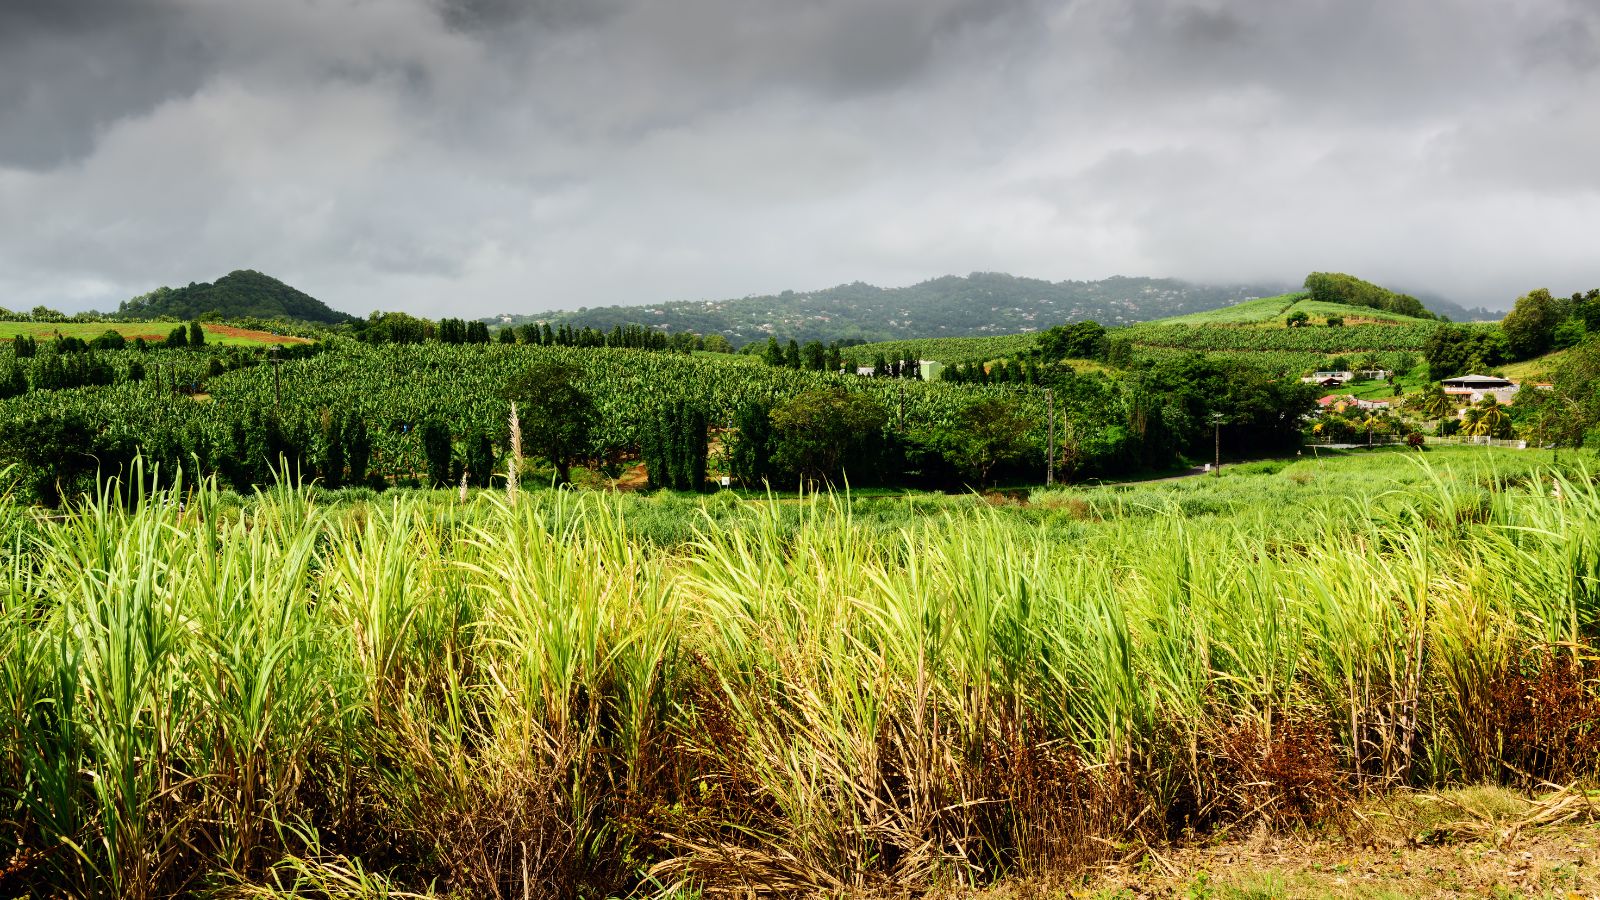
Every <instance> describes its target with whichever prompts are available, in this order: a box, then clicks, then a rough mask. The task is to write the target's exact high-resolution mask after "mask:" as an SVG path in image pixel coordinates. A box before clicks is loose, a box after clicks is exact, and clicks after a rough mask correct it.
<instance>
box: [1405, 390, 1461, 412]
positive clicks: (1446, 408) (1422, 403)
mask: <svg viewBox="0 0 1600 900" xmlns="http://www.w3.org/2000/svg"><path fill="white" fill-rule="evenodd" d="M1409 405H1410V406H1411V407H1412V408H1414V409H1415V410H1416V411H1417V412H1419V413H1421V414H1422V415H1423V416H1424V417H1425V418H1428V419H1443V418H1445V417H1446V416H1448V415H1450V414H1451V413H1454V412H1455V411H1456V405H1455V404H1454V403H1453V402H1451V400H1450V396H1449V395H1448V394H1446V393H1445V392H1444V388H1442V387H1440V386H1439V385H1437V384H1430V385H1428V386H1427V387H1425V388H1423V389H1422V393H1421V394H1419V395H1417V396H1416V397H1414V398H1413V399H1412V400H1411V402H1410V404H1409Z"/></svg>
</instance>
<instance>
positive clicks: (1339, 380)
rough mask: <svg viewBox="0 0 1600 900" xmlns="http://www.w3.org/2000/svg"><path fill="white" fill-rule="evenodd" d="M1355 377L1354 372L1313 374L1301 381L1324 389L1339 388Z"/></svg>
mask: <svg viewBox="0 0 1600 900" xmlns="http://www.w3.org/2000/svg"><path fill="white" fill-rule="evenodd" d="M1355 377H1356V373H1354V372H1312V373H1311V374H1310V375H1307V376H1306V377H1304V378H1302V379H1300V381H1301V382H1303V383H1305V384H1320V385H1322V386H1323V387H1338V386H1340V385H1342V384H1344V383H1345V382H1346V381H1351V380H1353V379H1354V378H1355Z"/></svg>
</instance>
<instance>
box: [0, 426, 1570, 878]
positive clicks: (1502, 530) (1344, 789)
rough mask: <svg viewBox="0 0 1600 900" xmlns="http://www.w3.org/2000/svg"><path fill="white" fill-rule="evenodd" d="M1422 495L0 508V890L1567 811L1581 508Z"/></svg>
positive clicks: (1070, 846)
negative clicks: (1477, 791)
mask: <svg viewBox="0 0 1600 900" xmlns="http://www.w3.org/2000/svg"><path fill="white" fill-rule="evenodd" d="M1430 455H1431V456H1432V458H1434V459H1435V460H1437V461H1438V462H1437V463H1436V464H1435V465H1434V466H1433V467H1432V468H1428V467H1424V466H1423V465H1420V464H1415V463H1413V461H1412V460H1409V459H1405V458H1402V457H1400V456H1398V455H1394V456H1388V457H1380V456H1365V457H1363V458H1361V459H1352V460H1346V461H1343V462H1341V461H1338V460H1334V461H1331V462H1330V461H1325V460H1319V461H1313V460H1310V459H1307V460H1304V461H1302V462H1299V463H1295V464H1293V465H1285V464H1283V463H1275V464H1270V465H1263V466H1257V467H1254V468H1253V469H1252V470H1250V471H1239V472H1238V473H1236V474H1232V475H1228V476H1225V477H1223V478H1217V479H1189V480H1188V481H1187V482H1186V483H1183V484H1177V485H1147V486H1134V487H1130V488H1126V489H1118V490H1100V491H1084V490H1055V491H1040V492H1035V493H1034V494H1033V495H1032V497H1031V498H1030V501H1031V502H1029V503H1028V504H1027V505H1026V506H1013V507H1007V508H999V509H996V508H990V507H988V506H987V504H985V503H984V502H983V501H981V500H977V499H976V498H960V497H957V498H909V499H903V500H902V499H896V500H892V501H866V502H861V501H857V502H850V501H847V500H845V499H844V498H842V497H832V498H823V499H819V500H816V501H814V502H810V503H768V502H764V501H755V502H742V501H739V500H737V499H736V498H732V497H730V496H727V495H723V496H720V497H717V498H714V499H710V500H705V501H695V502H687V501H682V500H679V499H678V498H673V497H670V496H669V497H665V498H662V499H659V500H658V499H642V498H637V497H616V496H606V495H599V494H589V495H579V494H574V493H572V492H568V491H540V492H532V493H524V494H523V495H521V497H520V498H519V500H518V501H517V502H516V503H514V504H513V503H509V502H507V501H505V500H503V499H501V498H500V497H499V496H496V495H488V494H480V495H477V496H474V497H472V498H470V499H469V501H468V502H467V503H465V504H460V503H456V502H455V501H454V495H453V494H448V493H444V492H438V493H435V494H432V495H417V494H402V495H399V496H396V497H394V498H392V499H385V500H383V501H380V502H361V501H356V502H355V503H354V505H353V506H352V507H350V508H343V507H329V506H326V505H323V504H321V503H319V502H318V501H317V499H316V495H315V493H314V492H313V491H310V490H298V491H297V490H290V489H284V488H279V489H275V490H272V491H270V492H268V493H267V494H265V495H263V496H260V497H258V498H255V499H253V500H250V501H248V502H247V503H246V504H245V505H244V506H243V508H240V507H239V505H238V501H237V498H229V497H228V496H227V495H225V494H222V493H219V492H217V491H215V490H212V489H211V488H210V487H208V486H200V487H198V488H197V489H196V488H195V487H194V486H190V485H186V486H185V488H184V489H183V490H181V491H177V492H173V493H170V494H164V493H163V494H154V495H145V496H142V497H140V496H133V495H125V496H120V497H119V496H116V495H108V496H106V497H104V498H102V499H99V500H96V501H95V502H93V503H90V504H86V505H84V506H81V507H79V508H76V509H73V510H69V511H67V512H66V513H64V514H61V515H59V516H51V517H44V516H35V515H33V514H31V513H30V512H29V511H28V510H26V509H22V508H18V507H16V506H12V505H0V538H3V539H0V546H3V547H5V548H7V550H6V552H7V553H8V554H10V556H9V559H8V565H6V566H5V567H4V568H3V569H0V577H3V578H4V580H5V585H4V589H3V590H0V859H5V860H6V861H7V868H6V869H5V870H4V872H5V877H6V878H7V879H8V880H7V882H6V888H7V890H8V892H10V893H14V894H16V895H19V896H72V897H84V898H93V900H99V898H113V897H114V898H128V900H154V898H159V897H170V896H176V895H182V894H185V893H200V894H212V893H213V892H216V893H220V894H222V895H224V896H238V897H256V898H265V900H287V898H289V897H306V896H312V897H402V896H422V897H429V898H441V900H442V898H445V897H464V896H511V897H530V896H557V897H559V896H567V897H577V896H592V897H603V896H649V895H655V894H662V895H668V896H670V895H674V894H675V893H676V894H677V895H681V893H682V890H681V888H680V887H679V886H681V885H693V886H694V887H695V889H696V890H701V891H703V892H704V893H705V894H706V895H711V896H722V895H747V894H752V893H757V894H759V893H766V892H772V893H782V894H799V893H804V894H829V895H845V894H849V893H852V892H871V893H874V894H882V895H888V894H906V893H923V892H929V891H933V890H943V889H948V888H949V879H950V878H951V877H952V876H951V875H950V873H951V872H952V871H954V872H958V873H960V878H961V879H962V880H963V881H964V882H966V883H968V884H987V883H992V882H994V881H997V880H999V879H1001V878H1004V877H1006V876H1012V875H1016V876H1034V877H1039V878H1048V879H1050V880H1051V881H1052V882H1055V881H1058V880H1062V879H1064V878H1066V877H1068V876H1070V875H1071V874H1072V873H1073V872H1074V871H1077V870H1079V869H1080V868H1081V867H1082V866H1085V865H1089V864H1094V863H1097V862H1100V861H1102V860H1106V859H1112V860H1118V859H1121V858H1123V854H1124V853H1126V850H1125V849H1124V848H1127V847H1138V846H1144V845H1145V844H1148V843H1159V842H1161V841H1163V840H1166V839H1170V838H1175V837H1182V836H1192V835H1208V834H1213V833H1218V832H1223V831H1234V832H1237V831H1249V830H1252V829H1254V828H1256V827H1258V826H1260V827H1274V826H1277V827H1289V828H1293V827H1308V826H1317V825H1318V824H1319V823H1322V822H1324V821H1326V820H1328V819H1329V818H1334V820H1335V821H1337V820H1338V819H1337V816H1338V814H1339V813H1340V812H1341V811H1342V810H1343V809H1344V808H1346V806H1347V804H1348V803H1349V802H1350V801H1352V800H1358V799H1363V798H1366V797H1369V796H1373V795H1378V794H1382V793H1384V792H1387V791H1391V790H1395V789H1410V788H1424V789H1425V788H1433V787H1438V786H1442V785H1450V784H1461V783H1482V782H1486V781H1487V782H1503V783H1507V784H1511V785H1514V786H1517V787H1521V788H1527V789H1533V788H1535V787H1537V786H1539V785H1541V784H1543V783H1546V782H1552V783H1557V784H1567V783H1571V782H1573V781H1581V780H1583V779H1592V778H1594V777H1595V776H1597V775H1600V771H1597V761H1600V747H1597V745H1596V735H1597V734H1600V712H1597V709H1600V695H1597V694H1596V690H1597V688H1596V683H1597V675H1600V665H1597V663H1596V662H1595V659H1594V641H1595V640H1596V639H1597V638H1600V567H1597V566H1600V562H1597V561H1600V491H1597V489H1596V485H1595V482H1594V478H1593V473H1592V472H1591V471H1586V470H1583V469H1577V468H1574V469H1568V470H1565V471H1563V470H1560V469H1545V468H1538V467H1535V466H1533V465H1531V464H1530V462H1531V457H1533V456H1534V454H1521V455H1518V454H1514V453H1506V454H1497V453H1494V452H1490V451H1477V450H1469V451H1465V452H1457V453H1454V454H1452V453H1449V452H1439V453H1435V454H1430ZM1541 458H1542V455H1541ZM1385 459H1386V460H1387V461H1388V462H1387V464H1384V460H1385ZM1475 460H1482V461H1481V462H1475ZM1495 463H1498V468H1496V466H1495ZM1242 468H1243V467H1241V469H1242ZM655 527H663V528H667V529H670V530H672V532H673V533H674V534H678V535H681V536H682V537H681V539H679V540H676V541H673V542H671V543H670V544H665V545H664V544H662V543H660V542H656V541H652V540H648V539H646V538H645V537H643V535H642V532H644V531H645V530H647V529H651V528H655ZM1578 796H1580V797H1581V794H1580V795H1578ZM402 892H409V893H402Z"/></svg>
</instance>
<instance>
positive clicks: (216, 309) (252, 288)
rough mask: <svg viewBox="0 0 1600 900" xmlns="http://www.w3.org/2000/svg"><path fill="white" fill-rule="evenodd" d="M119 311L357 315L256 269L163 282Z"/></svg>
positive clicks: (341, 318)
mask: <svg viewBox="0 0 1600 900" xmlns="http://www.w3.org/2000/svg"><path fill="white" fill-rule="evenodd" d="M117 313H118V315H119V316H120V317H122V318H127V319H159V318H163V317H167V318H173V319H199V318H215V319H289V320H293V321H299V322H315V323H318V324H322V325H338V324H341V323H345V322H353V321H355V317H354V316H350V315H347V314H345V313H342V312H339V311H338V310H336V309H334V308H332V307H330V306H328V304H326V303H323V302H322V301H321V300H318V299H317V298H315V297H313V296H311V295H310V294H307V293H305V292H303V291H299V290H296V289H294V288H292V287H290V286H289V285H287V284H284V283H283V282H281V281H279V280H278V279H276V278H273V277H272V276H270V275H263V274H262V273H260V272H257V271H254V270H252V269H240V270H238V271H235V272H229V273H228V274H227V275H224V276H222V277H221V278H218V279H217V280H216V281H215V282H211V283H206V282H199V283H196V282H190V283H189V285H188V286H187V287H180V288H172V287H159V288H156V289H155V290H153V291H151V292H150V293H148V294H144V295H142V296H139V297H134V298H133V299H132V300H126V301H124V302H123V303H122V305H121V306H120V307H119V308H118V310H117Z"/></svg>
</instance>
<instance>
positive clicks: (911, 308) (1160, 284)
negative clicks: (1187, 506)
mask: <svg viewBox="0 0 1600 900" xmlns="http://www.w3.org/2000/svg"><path fill="white" fill-rule="evenodd" d="M1285 289H1286V288H1285V286H1284V285H1267V284H1255V285H1251V284H1235V285H1202V284H1193V283H1190V282H1186V281H1179V280H1176V279H1172V278H1128V277H1123V276H1116V277H1113V278H1107V279H1104V280H1103V281H1056V282H1051V281H1042V280H1039V279H1037V278H1018V277H1016V276H1014V275H1003V274H998V273H991V272H976V273H973V274H971V275H968V276H966V277H965V278H962V277H960V276H956V275H950V276H946V277H944V278H935V279H933V280H932V281H924V282H922V283H921V284H915V285H912V286H910V287H902V288H880V287H875V286H873V285H870V284H864V283H862V282H856V283H854V284H842V285H839V286H838V287H832V288H827V289H825V290H819V291H805V292H797V291H784V292H783V293H781V294H776V295H767V296H762V297H741V298H739V299H736V300H687V301H676V302H671V303H657V304H653V305H649V306H607V307H596V308H593V309H579V310H577V311H575V312H553V313H544V314H541V315H533V316H511V315H503V316H498V317H494V318H489V319H485V320H484V321H485V322H488V323H490V324H495V323H500V324H521V323H523V322H529V321H550V322H553V323H565V324H570V325H573V326H576V327H583V326H586V325H587V326H590V327H593V328H598V329H601V330H609V329H610V328H611V327H612V326H614V325H627V324H638V325H649V326H653V327H660V328H666V329H668V330H670V331H693V332H697V333H700V334H713V333H715V334H721V335H724V336H726V337H727V338H728V339H729V340H732V341H733V342H734V343H736V344H742V343H746V342H748V341H752V340H756V339H762V340H764V339H765V338H766V337H767V336H768V335H777V336H778V337H780V338H784V339H788V338H795V339H797V340H800V341H802V342H804V341H808V340H820V341H833V340H839V339H851V338H856V339H861V340H869V341H877V340H897V339H905V338H913V337H918V338H928V337H969V336H983V335H993V334H1015V333H1018V332H1028V331H1036V330H1043V329H1045V328H1049V327H1050V326H1052V325H1059V324H1061V323H1063V322H1076V321H1080V320H1083V319H1093V320H1095V321H1097V322H1100V323H1102V324H1105V325H1126V324H1131V323H1134V322H1144V321H1148V320H1150V319H1160V318H1165V317H1167V316H1176V315H1182V314H1184V313H1190V312H1198V311H1200V310H1205V309H1214V308H1216V307H1219V306H1226V305H1228V304H1230V303H1236V302H1238V301H1240V300H1246V299H1249V298H1252V297H1262V296H1269V295H1272V294H1279V293H1282V292H1283V291H1284V290H1285Z"/></svg>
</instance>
